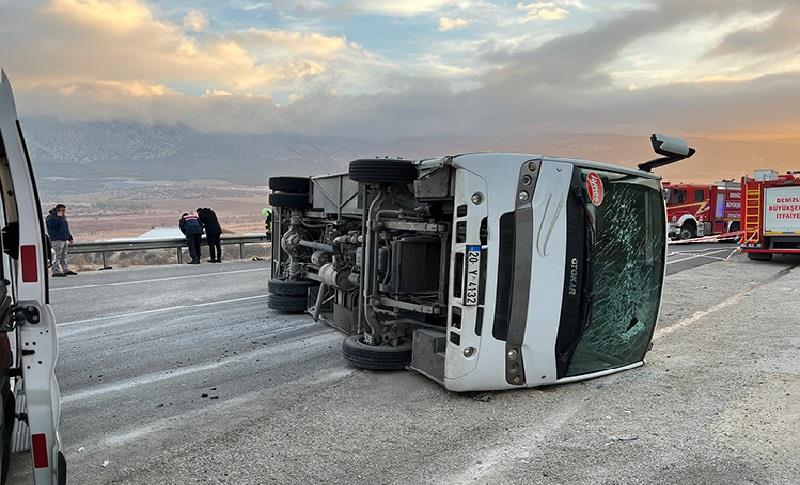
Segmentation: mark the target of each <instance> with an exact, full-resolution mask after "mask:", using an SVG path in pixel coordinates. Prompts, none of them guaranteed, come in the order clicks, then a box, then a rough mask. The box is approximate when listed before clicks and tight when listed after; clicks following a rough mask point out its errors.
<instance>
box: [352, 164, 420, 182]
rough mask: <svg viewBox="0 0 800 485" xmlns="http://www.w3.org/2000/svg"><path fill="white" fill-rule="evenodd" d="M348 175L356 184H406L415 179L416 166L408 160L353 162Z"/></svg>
mask: <svg viewBox="0 0 800 485" xmlns="http://www.w3.org/2000/svg"><path fill="white" fill-rule="evenodd" d="M348 175H349V177H350V179H351V180H355V181H356V182H364V183H401V184H407V183H410V182H413V181H414V180H416V179H417V166H416V165H414V163H412V162H409V161H408V160H386V159H383V160H382V159H380V158H377V159H367V160H353V161H352V162H350V167H349V170H348Z"/></svg>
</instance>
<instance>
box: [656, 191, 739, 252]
mask: <svg viewBox="0 0 800 485" xmlns="http://www.w3.org/2000/svg"><path fill="white" fill-rule="evenodd" d="M662 187H663V189H664V200H665V201H666V205H667V220H668V223H669V235H670V237H671V238H673V239H691V238H694V237H698V236H710V235H713V234H723V233H726V232H737V231H739V230H740V221H739V217H740V213H741V200H742V189H741V185H740V184H739V183H738V182H733V181H731V180H722V181H720V182H715V183H713V184H710V185H706V184H685V183H679V184H673V183H670V182H664V183H663V184H662Z"/></svg>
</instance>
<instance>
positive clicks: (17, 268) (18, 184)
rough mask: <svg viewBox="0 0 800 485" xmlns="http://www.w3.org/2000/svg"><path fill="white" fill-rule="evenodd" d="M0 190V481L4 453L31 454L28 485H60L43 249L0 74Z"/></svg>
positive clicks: (29, 173) (52, 330)
mask: <svg viewBox="0 0 800 485" xmlns="http://www.w3.org/2000/svg"><path fill="white" fill-rule="evenodd" d="M0 192H2V195H0V197H2V204H0V227H2V238H1V239H0V245H2V252H3V255H2V260H1V263H0V265H2V273H3V279H2V281H0V377H1V378H2V384H1V387H0V411H2V415H1V416H0V437H1V439H0V456H2V478H0V482H2V483H5V480H6V475H7V474H8V467H9V460H10V454H11V453H12V452H20V451H25V450H31V454H32V465H33V478H34V483H35V484H36V485H55V484H59V485H60V484H64V483H66V479H67V475H66V463H65V461H64V455H63V454H62V453H61V440H60V438H59V435H58V421H59V416H60V413H61V402H60V399H61V398H60V394H59V391H58V383H57V382H56V378H55V375H54V374H53V369H54V368H55V365H56V358H57V355H58V346H57V337H56V324H55V317H54V316H53V311H52V309H51V308H50V305H49V296H48V272H47V259H48V258H47V243H46V239H45V232H44V224H43V221H42V210H41V206H40V203H39V196H38V194H37V192H36V183H35V181H34V177H33V169H32V167H31V163H30V158H29V156H28V149H27V146H26V145H25V139H24V138H23V136H22V132H21V130H20V124H19V120H18V119H17V111H16V107H15V105H14V94H13V92H12V90H11V83H10V82H9V81H8V78H7V77H6V74H5V72H2V71H0Z"/></svg>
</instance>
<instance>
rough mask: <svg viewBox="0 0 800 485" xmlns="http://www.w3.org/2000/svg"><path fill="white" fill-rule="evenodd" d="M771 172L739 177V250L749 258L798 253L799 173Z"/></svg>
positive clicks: (799, 247) (799, 244)
mask: <svg viewBox="0 0 800 485" xmlns="http://www.w3.org/2000/svg"><path fill="white" fill-rule="evenodd" d="M761 172H766V171H761ZM771 173H772V175H768V176H766V177H765V176H761V177H759V176H758V175H759V174H758V173H757V174H756V178H750V177H747V176H745V177H743V178H742V188H743V189H744V192H745V198H744V199H743V203H742V214H741V217H742V221H743V223H744V234H743V235H742V239H741V248H742V251H743V252H745V253H747V257H748V258H750V259H756V260H764V261H769V260H770V259H772V255H773V254H800V172H790V173H787V174H785V175H778V174H777V172H771Z"/></svg>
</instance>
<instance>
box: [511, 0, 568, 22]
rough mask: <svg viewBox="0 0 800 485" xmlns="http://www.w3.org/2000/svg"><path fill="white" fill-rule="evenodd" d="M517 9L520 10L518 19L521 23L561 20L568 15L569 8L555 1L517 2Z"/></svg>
mask: <svg viewBox="0 0 800 485" xmlns="http://www.w3.org/2000/svg"><path fill="white" fill-rule="evenodd" d="M517 10H519V11H520V12H522V16H521V17H520V18H519V21H520V22H523V23H524V22H532V21H534V20H561V19H563V18H564V17H566V16H567V15H569V10H567V9H565V8H563V7H561V6H560V5H558V4H557V3H555V2H532V3H518V4H517Z"/></svg>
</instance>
